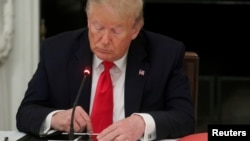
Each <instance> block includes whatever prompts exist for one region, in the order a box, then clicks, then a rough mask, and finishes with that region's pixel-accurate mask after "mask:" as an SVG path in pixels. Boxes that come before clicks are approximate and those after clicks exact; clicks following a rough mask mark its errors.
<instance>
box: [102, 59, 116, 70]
mask: <svg viewBox="0 0 250 141" xmlns="http://www.w3.org/2000/svg"><path fill="white" fill-rule="evenodd" d="M102 64H103V65H104V68H105V71H109V70H110V68H112V67H113V65H114V63H113V62H108V61H103V62H102Z"/></svg>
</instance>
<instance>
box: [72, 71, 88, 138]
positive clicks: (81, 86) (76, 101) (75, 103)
mask: <svg viewBox="0 0 250 141" xmlns="http://www.w3.org/2000/svg"><path fill="white" fill-rule="evenodd" d="M89 74H90V71H89V70H88V69H85V70H84V76H83V79H82V82H81V85H80V88H79V90H78V93H77V95H76V99H75V101H74V105H73V109H72V113H71V120H70V131H69V140H72V141H73V140H74V132H75V131H74V116H75V110H76V106H77V104H78V100H79V97H80V95H81V92H82V88H83V86H84V83H85V81H86V78H87V76H88V75H89Z"/></svg>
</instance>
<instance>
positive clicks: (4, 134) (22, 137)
mask: <svg viewBox="0 0 250 141" xmlns="http://www.w3.org/2000/svg"><path fill="white" fill-rule="evenodd" d="M6 138H8V141H59V140H58V139H40V138H36V137H33V136H29V135H26V134H25V133H22V132H19V131H0V141H5V139H6ZM62 140H67V139H60V141H62ZM78 140H79V139H76V140H75V141H78ZM79 141H84V140H79ZM86 141H87V140H86ZM160 141H177V139H164V140H160Z"/></svg>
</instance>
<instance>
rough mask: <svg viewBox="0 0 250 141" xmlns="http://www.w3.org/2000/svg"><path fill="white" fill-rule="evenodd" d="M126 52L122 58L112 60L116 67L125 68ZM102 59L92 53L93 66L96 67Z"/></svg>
mask: <svg viewBox="0 0 250 141" xmlns="http://www.w3.org/2000/svg"><path fill="white" fill-rule="evenodd" d="M127 54H128V52H126V53H125V55H123V57H122V58H120V59H119V60H116V61H114V62H113V63H114V64H115V65H116V67H117V68H119V69H120V70H125V68H126V65H127V62H126V60H127ZM102 61H103V60H101V59H99V58H98V57H97V56H96V55H94V60H93V68H94V69H97V68H98V67H99V66H100V64H101V63H102Z"/></svg>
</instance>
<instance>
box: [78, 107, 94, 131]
mask: <svg viewBox="0 0 250 141" xmlns="http://www.w3.org/2000/svg"><path fill="white" fill-rule="evenodd" d="M80 115H81V117H82V118H83V119H84V120H85V126H86V128H87V132H89V133H92V132H93V127H92V123H91V119H90V117H89V115H88V114H87V113H86V112H85V111H84V110H83V109H82V111H81V112H80Z"/></svg>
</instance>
